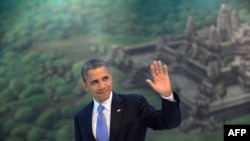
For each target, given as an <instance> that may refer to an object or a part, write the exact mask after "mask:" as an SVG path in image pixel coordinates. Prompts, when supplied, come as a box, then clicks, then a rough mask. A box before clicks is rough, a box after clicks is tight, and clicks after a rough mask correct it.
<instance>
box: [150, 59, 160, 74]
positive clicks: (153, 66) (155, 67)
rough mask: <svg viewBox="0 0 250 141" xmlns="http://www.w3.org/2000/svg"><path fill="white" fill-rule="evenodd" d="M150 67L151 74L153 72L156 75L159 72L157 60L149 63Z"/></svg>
mask: <svg viewBox="0 0 250 141" xmlns="http://www.w3.org/2000/svg"><path fill="white" fill-rule="evenodd" d="M151 66H152V67H151V68H152V69H151V70H152V72H153V73H152V75H153V74H155V75H158V74H159V70H158V67H157V61H154V62H153V64H152V65H151Z"/></svg>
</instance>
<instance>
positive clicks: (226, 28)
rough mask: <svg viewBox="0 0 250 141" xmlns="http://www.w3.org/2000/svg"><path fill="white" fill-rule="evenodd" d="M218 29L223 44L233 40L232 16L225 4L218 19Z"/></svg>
mask: <svg viewBox="0 0 250 141" xmlns="http://www.w3.org/2000/svg"><path fill="white" fill-rule="evenodd" d="M217 29H218V32H219V37H220V40H221V42H226V41H229V40H231V37H232V26H231V15H230V13H229V12H228V10H227V7H226V5H225V4H222V5H221V7H220V10H219V13H218V17H217Z"/></svg>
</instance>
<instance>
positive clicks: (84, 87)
mask: <svg viewBox="0 0 250 141" xmlns="http://www.w3.org/2000/svg"><path fill="white" fill-rule="evenodd" d="M82 88H83V89H84V90H85V91H88V88H87V83H86V82H85V81H83V82H82Z"/></svg>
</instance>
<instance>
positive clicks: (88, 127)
mask: <svg viewBox="0 0 250 141" xmlns="http://www.w3.org/2000/svg"><path fill="white" fill-rule="evenodd" d="M93 105H94V103H93V101H92V102H91V103H90V104H89V105H88V107H87V110H86V114H84V115H86V117H83V118H85V119H86V120H84V123H83V124H84V125H86V128H83V130H84V129H85V131H83V134H86V137H88V140H89V141H95V137H94V135H93V133H92V109H93Z"/></svg>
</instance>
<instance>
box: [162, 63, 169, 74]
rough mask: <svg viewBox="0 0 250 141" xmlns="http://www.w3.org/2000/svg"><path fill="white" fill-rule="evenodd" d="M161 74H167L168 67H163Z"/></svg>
mask: <svg viewBox="0 0 250 141" xmlns="http://www.w3.org/2000/svg"><path fill="white" fill-rule="evenodd" d="M163 74H168V66H167V65H163Z"/></svg>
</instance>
